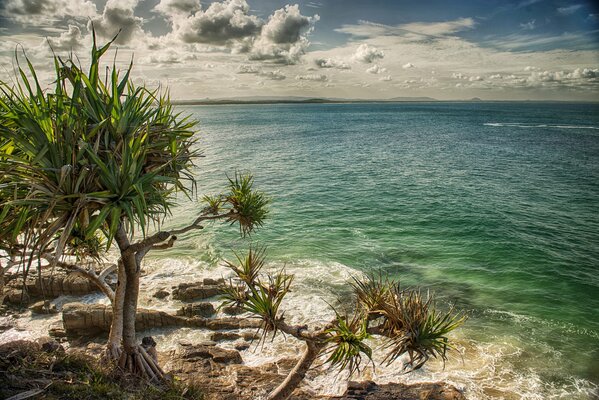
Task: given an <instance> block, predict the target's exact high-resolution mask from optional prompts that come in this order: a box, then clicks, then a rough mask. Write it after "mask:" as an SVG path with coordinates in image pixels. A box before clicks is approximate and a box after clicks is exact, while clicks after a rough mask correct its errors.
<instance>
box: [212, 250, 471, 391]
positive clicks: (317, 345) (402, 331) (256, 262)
mask: <svg viewBox="0 0 599 400" xmlns="http://www.w3.org/2000/svg"><path fill="white" fill-rule="evenodd" d="M263 265H264V249H259V250H255V249H250V250H249V252H248V254H247V256H245V257H244V256H240V255H237V263H234V262H230V261H227V262H226V266H228V267H229V268H231V269H232V270H233V272H234V273H235V275H236V276H237V278H236V280H235V281H233V280H230V281H229V284H228V285H227V288H226V291H225V294H224V295H223V297H224V299H225V302H224V303H223V304H222V305H223V306H225V305H234V306H236V307H240V308H242V309H243V310H245V311H247V312H249V313H251V314H253V315H254V316H255V317H257V318H259V319H260V320H261V321H262V326H261V329H262V337H261V339H260V340H261V341H262V342H264V341H265V339H266V336H267V335H269V334H272V336H273V337H274V335H276V334H277V333H278V332H283V333H285V334H288V335H291V336H293V337H295V338H296V339H298V340H300V341H302V342H304V344H305V348H304V352H303V354H302V356H301V357H300V359H299V360H298V362H297V363H296V365H295V366H294V368H293V369H292V370H291V371H290V372H289V374H288V375H287V377H286V378H285V380H284V381H283V382H282V383H281V384H280V385H279V386H278V387H277V388H275V389H274V390H273V391H272V392H271V393H270V394H269V395H268V397H267V399H268V400H285V399H287V398H289V397H290V396H291V394H292V392H293V391H294V390H295V388H297V387H298V385H299V384H300V383H301V381H302V380H303V379H304V377H305V376H306V373H307V372H308V370H309V369H310V368H311V366H312V364H313V363H314V361H315V360H316V359H318V358H319V357H320V356H321V355H323V354H324V355H328V357H327V358H326V361H325V363H330V364H331V366H332V367H334V368H338V369H339V370H342V369H346V368H347V369H349V372H350V376H351V375H352V374H353V373H354V372H356V371H359V370H360V368H361V366H362V363H363V361H364V359H366V360H370V361H372V349H371V348H370V347H369V346H368V345H367V343H366V342H365V340H366V339H368V338H370V337H371V335H379V336H382V337H384V338H386V344H385V346H384V348H385V349H387V352H386V358H385V361H386V362H387V363H392V362H394V361H396V360H397V359H398V358H399V357H400V356H402V355H404V354H407V355H408V361H407V362H406V363H405V364H404V366H403V370H404V371H406V372H410V371H413V370H416V369H419V368H421V367H422V366H423V365H424V364H425V363H426V362H427V361H428V360H429V359H430V358H431V357H432V358H440V359H441V360H443V362H445V360H447V355H446V354H447V351H448V350H450V349H452V348H453V346H452V345H451V343H450V342H449V339H448V337H447V335H448V334H449V332H451V331H452V330H454V329H456V328H457V327H458V326H460V325H461V324H462V323H463V322H464V321H465V317H464V316H461V315H460V314H456V313H454V311H453V308H451V309H449V310H448V311H445V312H441V311H439V310H437V309H436V307H435V304H434V298H433V296H431V295H427V296H426V297H424V296H423V295H422V294H421V292H420V291H419V290H415V289H409V290H403V289H401V288H400V285H399V282H396V281H393V280H390V279H387V278H383V277H382V276H381V275H379V276H375V275H370V276H368V277H367V278H366V279H354V281H353V282H352V283H351V286H352V289H353V293H354V298H355V303H354V305H353V307H352V308H353V315H352V316H351V317H350V316H347V315H340V314H339V313H337V312H335V313H336V316H335V318H334V319H333V320H332V321H331V322H329V323H328V324H327V325H326V326H324V327H319V328H313V329H310V328H309V327H308V326H307V325H298V326H296V325H289V324H287V323H286V322H285V318H284V312H282V311H280V310H279V308H280V306H281V303H282V301H283V299H284V297H285V295H286V294H287V293H288V292H289V289H290V287H291V283H292V281H293V276H292V275H287V274H285V273H284V271H281V272H279V273H277V274H275V275H268V274H267V275H266V276H264V275H263V274H261V272H260V270H261V269H262V267H263Z"/></svg>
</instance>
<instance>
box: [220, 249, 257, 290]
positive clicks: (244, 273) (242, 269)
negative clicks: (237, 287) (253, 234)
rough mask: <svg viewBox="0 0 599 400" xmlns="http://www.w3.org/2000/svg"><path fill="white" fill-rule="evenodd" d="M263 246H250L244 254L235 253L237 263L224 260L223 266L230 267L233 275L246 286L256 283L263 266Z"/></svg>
mask: <svg viewBox="0 0 599 400" xmlns="http://www.w3.org/2000/svg"><path fill="white" fill-rule="evenodd" d="M265 252H266V248H265V247H259V248H257V249H254V248H252V247H250V249H249V251H248V252H247V254H246V255H245V256H242V255H240V254H238V253H235V257H236V258H237V263H236V264H234V263H232V262H230V261H227V260H225V266H226V267H228V268H230V269H232V270H233V272H234V273H235V275H237V277H238V278H239V279H240V280H241V281H242V282H245V284H246V285H248V286H253V285H255V284H256V279H258V275H259V274H260V270H261V269H262V267H263V266H264V259H265Z"/></svg>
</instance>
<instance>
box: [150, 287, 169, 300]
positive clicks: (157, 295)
mask: <svg viewBox="0 0 599 400" xmlns="http://www.w3.org/2000/svg"><path fill="white" fill-rule="evenodd" d="M169 294H170V293H169V291H168V290H166V289H160V290H159V291H157V292H156V293H154V294H153V295H152V297H154V298H157V299H160V300H162V299H164V298H166V297H168V295H169Z"/></svg>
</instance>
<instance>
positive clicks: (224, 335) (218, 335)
mask: <svg viewBox="0 0 599 400" xmlns="http://www.w3.org/2000/svg"><path fill="white" fill-rule="evenodd" d="M239 338H241V335H240V334H238V333H232V332H214V333H212V334H211V335H210V340H213V341H215V342H221V341H223V340H237V339H239Z"/></svg>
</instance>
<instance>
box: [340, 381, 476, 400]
mask: <svg viewBox="0 0 599 400" xmlns="http://www.w3.org/2000/svg"><path fill="white" fill-rule="evenodd" d="M333 399H334V400H466V397H464V394H463V393H462V392H460V391H459V390H458V389H456V388H455V387H454V386H452V385H449V384H447V383H444V382H423V383H414V384H411V385H406V384H403V383H387V384H384V385H377V384H376V383H374V382H371V381H367V382H350V384H349V385H348V388H347V392H345V394H344V395H343V396H340V397H332V398H331V400H333Z"/></svg>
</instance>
